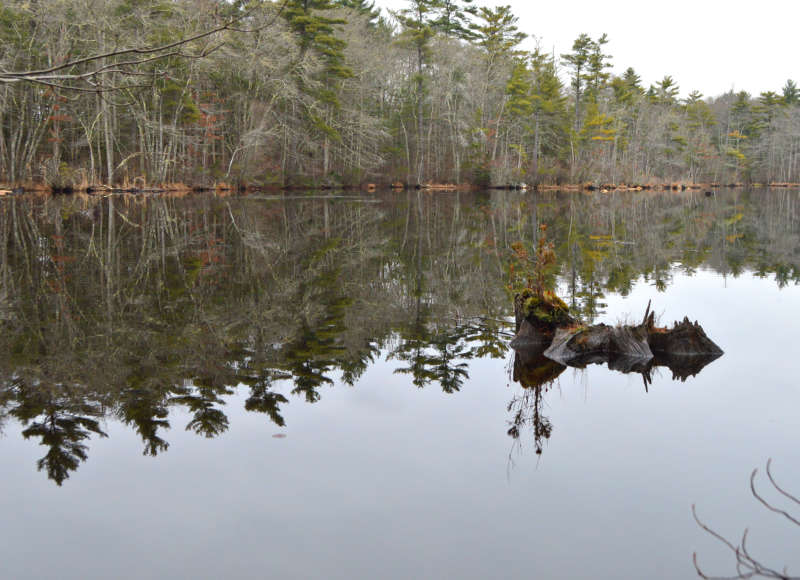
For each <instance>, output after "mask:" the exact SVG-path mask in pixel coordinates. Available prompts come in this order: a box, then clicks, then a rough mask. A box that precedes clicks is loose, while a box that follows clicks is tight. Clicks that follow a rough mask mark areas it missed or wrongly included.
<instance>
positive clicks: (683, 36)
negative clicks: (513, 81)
mask: <svg viewBox="0 0 800 580" xmlns="http://www.w3.org/2000/svg"><path fill="white" fill-rule="evenodd" d="M476 2H477V3H478V4H482V5H486V6H496V5H500V4H510V5H511V8H512V11H513V12H514V14H516V15H517V16H518V17H519V28H520V29H521V30H522V31H523V32H525V33H527V34H528V35H530V36H535V37H536V38H537V39H538V40H539V42H540V45H541V46H542V48H543V49H545V50H547V51H552V50H553V49H555V52H556V54H557V55H558V54H562V53H564V52H568V51H569V49H570V47H571V46H572V42H573V41H574V40H575V38H576V37H577V36H578V35H579V34H580V33H582V32H586V33H587V34H589V35H590V36H591V37H592V38H597V37H599V36H600V35H601V34H602V33H603V32H605V33H607V34H608V37H609V40H610V42H609V44H608V45H606V48H607V52H609V53H610V54H611V55H612V56H613V57H614V58H613V60H612V64H613V71H614V72H615V73H621V72H622V71H624V70H625V69H626V68H627V67H629V66H632V67H633V68H634V69H636V72H637V73H639V75H640V76H641V77H642V80H643V82H644V84H645V86H647V85H649V84H650V83H654V82H657V81H659V80H661V79H662V78H663V77H664V75H671V76H672V77H673V78H674V79H675V80H676V81H677V83H678V84H679V85H680V88H681V94H682V95H686V94H687V93H689V92H690V91H692V90H695V89H696V90H699V91H700V92H702V93H703V94H704V95H705V96H718V95H720V94H722V93H724V92H726V91H728V90H729V89H731V88H733V89H734V90H737V91H739V90H745V91H748V92H749V93H751V94H753V95H758V93H760V92H761V91H767V90H773V91H775V92H780V89H781V88H782V87H783V85H784V84H785V82H786V79H788V78H792V79H794V80H795V81H800V61H799V60H798V58H797V57H798V54H800V50H798V43H800V38H798V33H797V27H798V21H799V20H800V18H798V17H800V1H798V0H761V1H760V2H756V3H752V2H749V3H746V4H745V3H734V2H722V1H710V0H672V1H671V2H658V1H656V2H645V1H642V0H609V1H606V2H600V1H598V0H571V1H569V2H552V1H551V2H531V1H530V0H500V1H498V2H487V1H485V0H476ZM376 5H379V6H381V7H384V8H392V9H397V8H400V7H403V6H405V5H407V2H406V1H404V0H376ZM533 42H534V41H531V40H529V41H527V43H528V44H527V46H526V48H531V47H532V46H533Z"/></svg>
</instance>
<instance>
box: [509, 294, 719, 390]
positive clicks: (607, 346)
mask: <svg viewBox="0 0 800 580" xmlns="http://www.w3.org/2000/svg"><path fill="white" fill-rule="evenodd" d="M523 302H524V300H522V299H520V298H519V296H518V297H516V298H515V311H516V312H515V314H516V317H517V334H516V336H515V337H514V340H512V342H511V346H512V347H513V348H514V349H516V350H517V353H518V354H520V353H521V357H520V362H519V364H520V367H519V370H518V371H517V372H518V373H519V374H520V376H522V375H527V376H528V377H531V376H552V374H553V371H555V370H556V369H555V368H550V369H548V370H547V371H544V372H541V371H537V370H536V367H539V366H541V367H544V366H545V365H549V364H550V363H549V362H547V361H551V362H555V363H557V364H558V365H560V366H561V367H565V366H572V367H580V368H583V367H585V366H586V365H589V364H608V367H609V368H610V369H612V370H617V371H620V372H623V373H629V372H637V373H641V374H642V375H643V379H644V382H645V387H647V385H648V384H649V383H650V373H651V371H652V369H653V368H654V367H656V366H666V367H668V368H669V369H670V370H671V371H672V374H673V378H674V379H680V380H686V378H687V377H689V376H694V375H696V374H697V373H698V372H700V370H702V369H703V367H705V366H706V365H707V364H709V363H710V362H712V361H713V360H715V359H716V358H718V357H719V356H721V355H722V354H723V351H722V349H720V348H719V346H717V345H716V344H715V343H714V341H712V340H711V339H710V338H708V336H707V335H706V333H705V331H704V330H703V328H702V327H701V326H700V325H699V324H698V323H697V322H690V321H689V319H688V318H684V320H683V321H682V322H675V324H674V326H673V327H672V328H660V327H657V326H656V325H655V316H654V314H653V312H652V311H651V310H650V304H649V303H648V305H647V310H646V311H645V315H644V318H643V319H642V322H641V323H640V324H637V325H623V326H608V325H606V324H595V325H592V326H584V325H580V324H577V323H575V322H574V320H573V319H571V318H570V319H569V322H567V323H564V324H561V323H556V324H551V319H550V317H548V318H547V319H546V320H542V319H540V318H537V316H536V314H535V313H534V312H531V311H530V309H529V310H527V311H526V310H523V309H522V305H523ZM534 365H536V366H534ZM523 368H524V369H526V370H523ZM562 370H563V369H562ZM515 374H516V372H515ZM556 376H557V374H556ZM530 382H535V381H530Z"/></svg>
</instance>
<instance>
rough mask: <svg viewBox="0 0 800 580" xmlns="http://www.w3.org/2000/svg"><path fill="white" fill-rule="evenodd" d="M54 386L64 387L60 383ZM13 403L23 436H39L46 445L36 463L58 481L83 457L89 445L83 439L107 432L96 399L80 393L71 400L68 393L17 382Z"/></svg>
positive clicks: (65, 477) (62, 480) (82, 459)
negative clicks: (79, 395)
mask: <svg viewBox="0 0 800 580" xmlns="http://www.w3.org/2000/svg"><path fill="white" fill-rule="evenodd" d="M55 388H56V389H59V390H62V389H66V387H64V386H62V385H58V386H57V387H55ZM16 403H17V406H16V407H15V408H14V409H13V410H12V411H11V413H10V414H11V415H13V416H14V417H16V418H17V419H18V420H19V421H20V422H21V423H22V424H23V425H25V426H26V428H25V429H24V430H23V431H22V436H23V437H24V438H25V439H30V438H34V437H38V438H40V439H41V441H40V444H41V445H45V446H46V447H48V448H49V449H48V451H47V453H46V454H45V456H44V457H42V458H41V459H39V460H38V462H37V464H36V465H37V467H38V469H39V471H42V470H45V471H46V472H47V476H48V477H49V478H50V479H52V480H53V481H55V482H56V483H57V484H58V485H61V484H62V483H63V482H64V480H65V479H67V478H68V477H69V474H70V472H71V471H75V470H76V469H77V468H78V466H79V465H80V464H81V462H82V461H86V459H87V457H88V454H87V450H88V446H87V445H86V444H85V443H83V441H84V440H86V439H88V438H89V437H91V435H92V433H95V434H97V435H100V436H101V437H106V436H107V435H106V434H105V433H104V432H103V431H102V429H100V423H99V421H98V420H97V417H101V416H102V413H103V409H102V406H101V405H100V404H99V403H95V402H90V401H85V400H82V399H81V398H80V397H76V398H75V399H74V400H73V399H72V398H71V397H70V396H69V395H68V394H64V395H60V396H57V395H54V394H52V393H51V392H50V389H47V388H41V387H33V388H31V387H26V386H22V385H18V388H17V399H16Z"/></svg>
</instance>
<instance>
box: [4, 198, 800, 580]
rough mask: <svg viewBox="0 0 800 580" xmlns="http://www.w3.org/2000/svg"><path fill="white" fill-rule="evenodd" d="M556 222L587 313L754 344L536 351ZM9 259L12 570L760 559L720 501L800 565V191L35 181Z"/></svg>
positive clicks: (621, 567)
mask: <svg viewBox="0 0 800 580" xmlns="http://www.w3.org/2000/svg"><path fill="white" fill-rule="evenodd" d="M541 224H546V225H547V236H548V237H549V239H550V240H551V241H552V242H553V244H554V250H555V253H556V256H557V260H558V272H557V277H556V279H555V283H556V284H557V290H558V293H559V295H560V296H562V297H563V298H564V300H565V301H566V302H567V303H568V304H569V305H570V307H571V309H572V311H573V312H574V313H575V314H576V315H580V316H581V317H582V318H583V319H584V320H586V321H588V322H607V323H611V324H614V323H618V322H623V321H626V320H637V321H638V320H640V319H641V316H642V314H643V313H644V311H645V308H646V306H647V304H648V301H652V304H653V308H654V309H655V311H656V313H657V315H658V316H659V318H660V320H661V321H662V323H670V324H671V323H672V321H673V320H681V319H683V317H684V316H688V317H689V318H690V319H691V320H693V321H694V320H697V321H698V322H700V324H702V326H703V328H704V329H705V332H706V333H707V334H708V336H709V337H711V338H712V339H713V340H714V341H715V342H716V343H717V344H718V345H719V346H720V347H721V348H722V349H723V350H724V351H725V354H724V355H723V356H722V357H720V358H718V359H716V360H714V361H712V362H710V364H708V365H707V366H705V367H703V368H701V369H696V372H695V373H694V374H692V373H689V374H685V375H684V374H680V373H679V374H673V373H672V372H670V371H669V369H667V368H666V367H657V368H656V369H654V370H653V371H652V373H650V374H649V376H648V377H643V376H642V375H641V374H637V373H629V374H624V373H621V372H618V371H615V370H611V369H609V368H608V367H607V366H605V365H588V366H587V367H586V368H559V369H556V371H553V370H552V369H545V370H544V371H542V372H538V374H537V369H536V368H533V369H528V371H527V374H526V372H525V369H524V368H522V367H521V366H520V361H516V363H515V353H514V351H513V350H511V349H510V348H509V346H508V343H509V341H510V339H511V337H513V334H514V323H513V309H512V298H513V293H512V291H511V290H510V289H509V288H508V286H509V284H510V283H511V282H513V280H512V278H513V277H514V276H516V275H518V272H517V273H514V272H513V271H511V270H510V264H511V256H512V252H511V250H510V248H511V245H512V244H515V243H517V242H520V243H521V244H522V245H523V246H524V247H526V248H529V249H531V251H532V249H533V248H534V247H535V244H536V241H537V236H539V235H541V234H540V228H539V226H540V225H541ZM0 283H1V284H2V286H0V322H1V323H2V334H1V335H0V469H2V480H0V481H2V484H1V485H0V490H1V491H2V493H0V513H2V515H3V518H2V519H3V522H4V525H3V526H2V530H1V531H0V561H2V562H3V564H2V568H3V577H4V578H15V579H17V578H22V579H27V578H43V577H56V578H62V579H73V578H74V579H87V578H142V577H145V578H223V577H224V578H265V577H270V578H445V577H446V578H488V577H499V578H586V577H592V578H609V579H610V578H615V579H616V578H670V579H672V578H690V577H696V572H695V568H694V564H693V561H692V558H693V553H695V552H696V553H697V559H698V562H699V564H700V565H701V567H702V568H703V570H704V571H706V572H707V573H709V574H712V575H728V574H732V573H733V572H735V558H734V556H733V555H732V554H731V553H730V552H729V551H726V549H725V547H724V546H722V545H721V544H720V542H718V541H717V540H715V539H714V538H713V537H711V536H710V535H709V534H707V533H705V532H704V531H703V530H702V529H701V528H700V526H699V525H698V523H697V522H695V520H694V519H693V516H692V507H691V506H692V505H693V504H695V505H696V507H697V513H698V515H699V516H700V518H701V519H702V521H704V522H705V523H706V524H708V525H709V526H710V527H712V528H713V529H714V530H716V531H718V532H719V533H720V534H722V535H724V536H725V537H727V538H729V539H731V540H732V541H733V542H734V543H738V542H739V541H740V539H741V534H742V532H743V530H744V529H745V528H746V527H749V529H750V531H749V537H748V546H749V548H750V549H751V552H752V553H753V554H754V555H756V556H757V557H758V558H759V559H760V560H762V561H763V562H764V563H765V564H769V565H772V566H774V567H777V568H778V569H781V568H782V567H783V566H784V565H789V566H790V571H793V572H794V573H795V574H796V573H797V572H798V569H800V551H798V550H797V549H796V548H797V545H798V538H800V528H798V527H797V526H793V525H792V524H791V523H790V522H788V521H787V520H786V519H783V518H782V517H781V516H780V515H779V514H775V513H770V512H769V511H768V510H767V509H765V508H764V506H762V505H760V504H759V502H758V501H757V500H756V499H755V498H754V497H753V495H752V494H751V489H750V480H749V478H750V473H751V471H752V470H753V469H754V468H759V473H758V475H757V476H756V479H755V481H756V486H757V487H756V489H757V490H758V491H760V492H761V493H763V494H764V496H765V497H766V498H767V499H768V500H769V501H770V502H773V503H774V504H775V505H779V506H781V507H782V508H784V509H787V508H788V509H791V508H792V507H794V508H797V506H796V505H795V506H792V502H791V501H789V500H788V499H787V498H785V497H782V496H781V495H780V494H779V493H777V492H776V491H775V490H774V489H773V488H772V487H771V485H770V484H769V482H768V480H767V479H766V474H765V472H764V467H765V463H766V461H767V459H768V458H770V457H771V458H772V473H773V475H774V476H775V478H776V481H777V482H778V483H779V484H781V485H782V486H783V487H784V488H785V489H786V490H787V491H790V492H792V491H793V492H795V493H800V446H798V444H797V441H798V435H800V420H798V409H800V385H798V382H797V380H796V376H797V373H798V370H800V356H798V354H800V350H798V346H797V339H796V337H797V332H798V331H797V321H798V320H800V285H798V283H800V194H799V193H798V192H796V191H791V190H753V191H743V190H718V191H715V192H713V193H712V194H710V195H706V194H705V193H704V192H694V193H692V192H683V193H672V192H664V193H656V192H640V193H630V194H627V193H626V194H620V193H616V194H608V195H605V194H595V195H585V194H577V193H571V194H570V193H548V194H533V193H520V192H479V193H441V192H437V193H434V194H429V193H425V192H417V191H413V192H405V193H400V194H376V195H370V196H366V197H364V196H358V195H326V194H324V193H322V194H320V193H309V194H308V195H278V196H261V195H247V196H230V197H218V196H214V195H205V194H195V195H190V196H185V197H180V196H158V197H146V198H145V197H134V196H105V197H101V196H96V197H95V196H79V195H73V196H69V197H49V196H23V197H11V198H6V199H2V200H0ZM520 378H522V383H520V382H517V381H516V380H515V379H520ZM781 500H784V501H783V502H782V501H781ZM798 512H800V510H797V509H795V510H794V513H795V515H797V514H798Z"/></svg>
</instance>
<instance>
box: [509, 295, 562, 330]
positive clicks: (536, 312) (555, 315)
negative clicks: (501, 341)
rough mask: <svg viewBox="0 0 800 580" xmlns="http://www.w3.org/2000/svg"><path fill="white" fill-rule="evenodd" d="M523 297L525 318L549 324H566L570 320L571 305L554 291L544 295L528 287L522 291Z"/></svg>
mask: <svg viewBox="0 0 800 580" xmlns="http://www.w3.org/2000/svg"><path fill="white" fill-rule="evenodd" d="M520 296H521V297H522V314H523V315H524V316H525V318H529V319H532V321H535V322H538V323H540V324H546V325H548V326H556V325H559V324H565V323H567V322H568V321H569V319H570V317H569V307H568V306H567V305H566V303H565V302H564V301H563V300H561V298H559V297H558V296H556V295H555V294H553V293H552V292H545V293H544V294H543V295H542V296H539V295H537V294H536V293H535V292H534V291H533V290H531V289H529V288H526V289H525V290H523V291H522V292H520Z"/></svg>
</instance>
